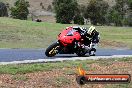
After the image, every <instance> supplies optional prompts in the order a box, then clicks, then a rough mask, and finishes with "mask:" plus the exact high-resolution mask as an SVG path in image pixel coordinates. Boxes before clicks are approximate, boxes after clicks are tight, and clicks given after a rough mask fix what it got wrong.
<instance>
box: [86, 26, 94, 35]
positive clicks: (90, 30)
mask: <svg viewBox="0 0 132 88" xmlns="http://www.w3.org/2000/svg"><path fill="white" fill-rule="evenodd" d="M94 31H95V27H94V26H91V27H90V28H89V29H88V32H87V33H88V34H90V35H91V34H92V33H93V32H94Z"/></svg>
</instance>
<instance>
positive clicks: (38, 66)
mask: <svg viewBox="0 0 132 88" xmlns="http://www.w3.org/2000/svg"><path fill="white" fill-rule="evenodd" d="M91 63H94V60H87V61H72V62H71V61H65V62H56V63H35V64H19V65H0V74H13V75H14V74H25V73H30V72H35V71H51V70H53V69H61V68H63V67H67V68H71V67H73V68H77V67H78V66H79V65H80V64H84V65H83V66H82V67H83V68H84V69H85V68H86V66H85V65H86V64H91ZM86 70H87V69H86Z"/></svg>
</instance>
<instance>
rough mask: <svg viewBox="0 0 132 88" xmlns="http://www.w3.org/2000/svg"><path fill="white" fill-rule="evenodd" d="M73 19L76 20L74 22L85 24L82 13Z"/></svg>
mask: <svg viewBox="0 0 132 88" xmlns="http://www.w3.org/2000/svg"><path fill="white" fill-rule="evenodd" d="M73 21H74V24H79V25H84V18H83V17H82V16H81V15H80V14H77V15H76V16H75V17H74V19H73Z"/></svg>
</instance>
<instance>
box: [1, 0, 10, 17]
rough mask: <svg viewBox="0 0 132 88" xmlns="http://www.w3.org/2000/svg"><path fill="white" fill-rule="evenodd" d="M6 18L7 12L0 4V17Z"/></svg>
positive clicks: (4, 6) (3, 4)
mask: <svg viewBox="0 0 132 88" xmlns="http://www.w3.org/2000/svg"><path fill="white" fill-rule="evenodd" d="M3 16H8V11H7V7H6V5H5V3H3V2H0V17H3Z"/></svg>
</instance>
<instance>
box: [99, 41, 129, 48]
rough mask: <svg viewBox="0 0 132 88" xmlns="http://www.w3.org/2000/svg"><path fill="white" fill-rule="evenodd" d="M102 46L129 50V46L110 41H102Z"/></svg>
mask: <svg viewBox="0 0 132 88" xmlns="http://www.w3.org/2000/svg"><path fill="white" fill-rule="evenodd" d="M100 46H101V47H108V48H128V46H127V45H126V44H124V43H122V42H117V41H109V40H101V41H100Z"/></svg>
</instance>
